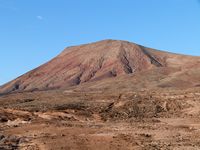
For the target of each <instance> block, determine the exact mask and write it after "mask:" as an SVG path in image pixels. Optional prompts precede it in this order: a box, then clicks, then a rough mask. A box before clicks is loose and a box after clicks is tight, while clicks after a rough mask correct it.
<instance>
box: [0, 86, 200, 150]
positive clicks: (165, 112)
mask: <svg viewBox="0 0 200 150" xmlns="http://www.w3.org/2000/svg"><path fill="white" fill-rule="evenodd" d="M199 91H200V89H199V88H195V89H194V88H193V89H187V90H170V89H167V90H166V89H165V90H158V89H157V90H151V91H148V90H141V91H137V92H126V93H124V92H123V93H120V92H116V93H114V94H113V93H109V92H108V93H106V92H105V93H101V92H96V93H95V92H91V93H89V92H87V93H84V92H75V91H48V92H47V91H40V92H26V93H16V94H9V95H4V96H2V97H1V98H0V106H1V109H0V126H1V127H0V149H2V150H3V149H5V150H7V149H22V150H40V149H41V150H43V149H44V150H46V149H47V150H55V149H64V150H65V149H66V150H67V149H77V150H79V149H83V150H84V149H99V150H104V149H105V150H106V149H108V150H109V149H113V150H115V149H119V150H121V149H132V150H133V149H134V150H135V149H136V150H143V149H144V150H156V149H158V150H160V149H163V150H167V149H169V150H170V149H189V150H190V149H191V150H192V149H194V150H195V149H200V119H199V114H200V92H199Z"/></svg>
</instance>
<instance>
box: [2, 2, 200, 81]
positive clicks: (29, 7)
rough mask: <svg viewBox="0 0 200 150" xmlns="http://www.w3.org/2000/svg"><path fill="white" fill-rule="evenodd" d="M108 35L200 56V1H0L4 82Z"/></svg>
mask: <svg viewBox="0 0 200 150" xmlns="http://www.w3.org/2000/svg"><path fill="white" fill-rule="evenodd" d="M103 39H121V40H128V41H132V42H135V43H138V44H142V45H145V46H149V47H152V48H156V49H161V50H167V51H171V52H176V53H183V54H191V55H200V0H0V51H1V54H0V85H1V84H3V83H6V82H7V81H9V80H11V79H14V78H16V77H17V76H19V75H22V74H23V73H25V72H27V71H29V70H31V69H33V68H35V67H37V66H39V65H41V64H43V63H44V62H46V61H48V60H50V59H51V58H53V57H54V56H56V55H57V54H59V53H60V52H61V51H62V50H63V49H64V48H65V47H67V46H70V45H78V44H82V43H88V42H93V41H98V40H103Z"/></svg>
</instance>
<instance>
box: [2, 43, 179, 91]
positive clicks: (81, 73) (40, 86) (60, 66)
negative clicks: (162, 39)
mask: <svg viewBox="0 0 200 150" xmlns="http://www.w3.org/2000/svg"><path fill="white" fill-rule="evenodd" d="M176 57H177V56H176V55H172V54H168V53H166V52H161V51H156V50H153V49H149V48H145V47H143V46H140V45H137V44H134V43H131V42H127V41H121V40H110V39H109V40H103V41H98V42H94V43H90V44H84V45H80V46H73V47H68V48H66V49H65V50H64V51H63V52H62V53H61V54H60V55H58V56H57V57H55V58H54V59H52V60H51V61H49V62H47V63H46V64H44V65H42V66H40V67H38V68H36V69H34V70H32V71H30V72H28V73H26V74H24V75H23V76H21V77H19V78H17V79H15V80H13V81H11V82H9V83H7V84H6V85H4V86H2V87H1V88H0V93H9V92H14V91H29V90H48V89H60V88H66V87H69V86H74V85H79V84H83V83H85V82H92V81H99V80H104V79H108V78H115V77H118V76H121V75H126V74H134V73H136V72H140V71H143V70H148V69H152V68H158V67H166V66H169V65H171V64H172V65H174V64H176V63H174V60H173V58H176ZM168 58H169V59H168ZM168 60H170V61H168ZM171 62H172V63H171ZM170 63H171V64H170ZM178 65H179V64H178Z"/></svg>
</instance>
